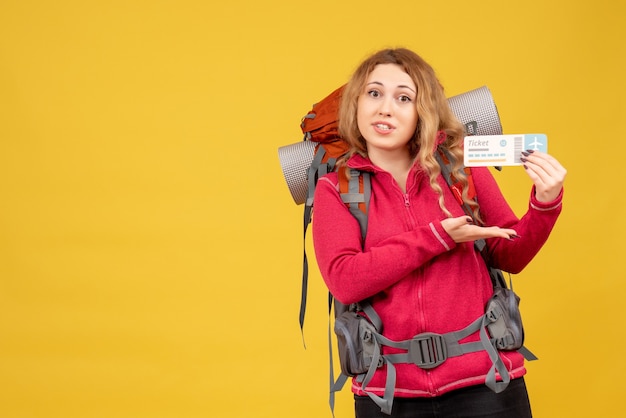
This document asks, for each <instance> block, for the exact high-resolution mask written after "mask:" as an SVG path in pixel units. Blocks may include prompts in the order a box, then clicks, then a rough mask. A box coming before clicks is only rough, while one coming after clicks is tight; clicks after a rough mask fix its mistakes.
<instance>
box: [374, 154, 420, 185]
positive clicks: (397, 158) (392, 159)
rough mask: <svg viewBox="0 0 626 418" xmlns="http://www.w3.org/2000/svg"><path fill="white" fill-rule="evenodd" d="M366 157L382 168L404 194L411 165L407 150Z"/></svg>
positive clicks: (411, 161) (411, 160)
mask: <svg viewBox="0 0 626 418" xmlns="http://www.w3.org/2000/svg"><path fill="white" fill-rule="evenodd" d="M368 157H369V159H370V161H372V163H374V165H376V166H377V167H380V168H382V169H383V170H385V171H386V172H388V173H389V174H391V176H392V177H393V178H394V180H395V181H396V183H398V186H400V189H402V192H403V193H406V180H407V176H408V175H409V171H410V170H411V166H412V165H413V159H412V158H411V156H410V155H409V152H408V150H407V151H404V150H398V151H397V152H370V153H368Z"/></svg>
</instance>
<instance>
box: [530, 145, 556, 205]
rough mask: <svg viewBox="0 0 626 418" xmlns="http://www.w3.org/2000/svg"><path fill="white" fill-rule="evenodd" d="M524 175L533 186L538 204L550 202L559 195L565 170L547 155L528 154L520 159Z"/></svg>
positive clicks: (534, 152) (542, 153)
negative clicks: (525, 174)
mask: <svg viewBox="0 0 626 418" xmlns="http://www.w3.org/2000/svg"><path fill="white" fill-rule="evenodd" d="M522 162H523V163H524V168H525V169H526V173H527V174H528V176H529V177H530V178H531V180H532V181H533V183H534V184H535V197H536V198H537V200H538V201H540V202H552V201H553V200H554V199H556V198H557V197H558V196H559V194H560V193H561V189H562V188H563V181H564V180H565V175H566V174H567V170H566V169H565V168H564V167H563V166H562V165H561V164H560V163H559V162H558V161H557V160H556V158H554V157H552V156H551V155H549V154H546V153H544V152H540V151H533V152H528V156H525V157H523V158H522Z"/></svg>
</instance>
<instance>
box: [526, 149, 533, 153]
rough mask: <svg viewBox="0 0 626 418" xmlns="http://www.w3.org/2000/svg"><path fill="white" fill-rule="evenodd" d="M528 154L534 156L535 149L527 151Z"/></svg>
mask: <svg viewBox="0 0 626 418" xmlns="http://www.w3.org/2000/svg"><path fill="white" fill-rule="evenodd" d="M526 152H527V153H529V154H532V153H533V152H535V150H534V149H527V150H526Z"/></svg>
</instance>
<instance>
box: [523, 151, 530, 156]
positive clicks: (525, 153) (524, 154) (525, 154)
mask: <svg viewBox="0 0 626 418" xmlns="http://www.w3.org/2000/svg"><path fill="white" fill-rule="evenodd" d="M522 155H523V156H524V157H528V156H529V155H530V152H526V151H522Z"/></svg>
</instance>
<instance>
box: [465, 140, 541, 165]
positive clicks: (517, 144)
mask: <svg viewBox="0 0 626 418" xmlns="http://www.w3.org/2000/svg"><path fill="white" fill-rule="evenodd" d="M464 144H465V149H464V158H463V161H464V164H465V166H466V167H484V166H504V165H522V164H523V163H522V161H521V160H520V158H521V157H523V155H522V151H527V150H534V151H542V152H547V151H548V137H547V136H546V135H545V134H518V135H475V136H466V137H465V143H464Z"/></svg>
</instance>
